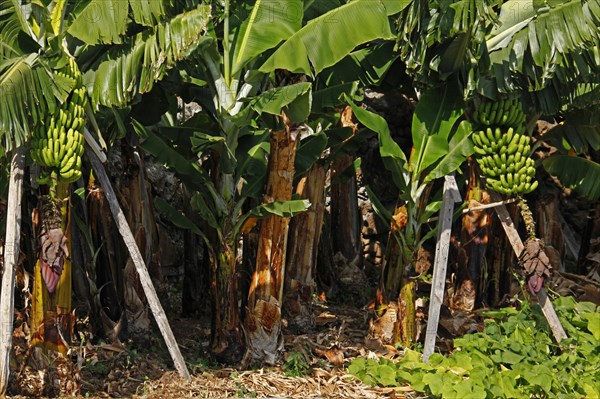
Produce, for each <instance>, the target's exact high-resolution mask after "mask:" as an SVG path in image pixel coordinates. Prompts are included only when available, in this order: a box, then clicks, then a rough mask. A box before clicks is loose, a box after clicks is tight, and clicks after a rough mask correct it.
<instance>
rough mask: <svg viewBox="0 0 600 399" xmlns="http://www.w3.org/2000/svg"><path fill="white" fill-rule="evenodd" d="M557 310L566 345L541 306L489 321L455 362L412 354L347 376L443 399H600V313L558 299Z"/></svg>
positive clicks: (354, 367)
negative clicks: (558, 341) (555, 334)
mask: <svg viewBox="0 0 600 399" xmlns="http://www.w3.org/2000/svg"><path fill="white" fill-rule="evenodd" d="M554 305H555V307H556V311H557V313H558V315H559V318H560V321H561V323H562V325H563V327H564V328H565V330H566V332H567V334H568V336H569V338H568V339H566V340H564V341H562V342H561V345H560V347H559V346H557V345H556V344H555V343H554V342H553V341H552V338H551V337H552V335H551V332H550V329H549V327H548V325H547V323H546V321H545V319H544V316H543V314H542V312H541V309H540V307H539V305H537V304H536V305H533V306H529V305H528V304H527V303H526V302H523V303H522V304H521V306H522V308H521V310H516V309H514V308H504V309H500V310H497V311H490V312H488V313H487V314H486V315H487V316H489V317H490V318H489V319H486V320H485V329H484V330H483V332H480V333H476V334H468V335H465V336H463V337H460V338H456V339H455V340H454V347H455V350H454V351H453V352H452V354H450V355H449V356H442V355H440V354H437V353H436V354H433V355H432V356H431V357H430V358H429V361H430V364H425V363H424V362H423V361H422V360H421V353H419V352H417V351H413V350H407V351H406V353H405V356H404V357H403V358H402V359H401V360H400V361H398V362H392V361H390V360H388V359H383V358H382V359H380V360H379V361H376V360H373V359H368V360H367V359H363V358H359V359H355V360H354V361H353V362H352V363H351V364H350V366H349V367H348V372H349V373H350V374H353V375H355V376H357V377H358V378H360V379H361V380H362V381H364V382H365V383H367V384H370V385H379V386H400V385H406V384H409V385H410V386H411V387H412V388H413V389H415V390H416V391H419V392H424V393H426V394H430V395H432V396H433V397H436V398H440V397H441V398H457V399H458V398H473V399H475V398H531V397H535V398H547V397H553V398H565V399H566V398H583V397H587V398H598V397H600V387H599V386H598V381H600V367H599V366H598V365H599V364H600V309H599V308H598V306H596V305H595V304H593V303H590V302H580V303H577V302H575V300H574V299H573V298H572V297H561V298H558V299H557V300H556V301H555V302H554Z"/></svg>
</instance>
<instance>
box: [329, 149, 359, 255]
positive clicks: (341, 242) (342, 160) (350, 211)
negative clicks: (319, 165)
mask: <svg viewBox="0 0 600 399" xmlns="http://www.w3.org/2000/svg"><path fill="white" fill-rule="evenodd" d="M354 158H355V157H354V156H353V155H342V156H340V157H338V158H337V159H336V160H335V161H334V162H333V165H332V167H331V179H332V180H333V179H335V178H336V177H337V176H339V175H340V174H341V173H343V172H344V171H345V170H346V169H348V168H350V167H352V164H353V163H354ZM331 229H332V231H335V234H334V235H333V237H332V238H333V251H334V253H337V252H341V253H342V255H344V257H345V258H346V259H348V260H353V259H354V258H355V257H356V256H357V255H358V254H359V251H360V244H361V243H360V215H359V212H358V196H357V184H356V177H355V176H354V175H353V176H352V177H351V178H350V179H348V180H346V181H343V182H341V183H338V184H333V185H332V186H331Z"/></svg>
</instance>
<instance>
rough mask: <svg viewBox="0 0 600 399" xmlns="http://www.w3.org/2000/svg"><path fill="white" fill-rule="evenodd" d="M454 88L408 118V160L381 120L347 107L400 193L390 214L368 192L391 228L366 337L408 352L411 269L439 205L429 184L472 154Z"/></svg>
mask: <svg viewBox="0 0 600 399" xmlns="http://www.w3.org/2000/svg"><path fill="white" fill-rule="evenodd" d="M453 83H454V84H451V83H449V84H447V85H445V86H443V87H439V88H432V89H429V90H427V91H425V92H424V93H423V95H422V97H421V99H420V100H419V103H418V104H417V107H416V109H415V113H414V115H413V121H412V139H413V148H412V150H411V154H410V157H408V158H407V157H406V154H404V152H403V151H402V149H401V148H400V147H399V146H398V144H397V143H396V142H395V141H394V140H393V139H392V137H391V134H390V131H389V128H388V126H387V123H386V121H385V120H384V119H383V118H382V117H380V116H378V115H376V114H374V113H371V112H369V111H367V110H364V109H362V108H360V107H358V106H357V105H355V104H354V103H352V102H350V101H349V103H350V105H351V106H352V109H353V111H354V113H355V115H356V118H357V119H358V121H359V122H360V123H361V124H363V125H364V126H365V127H366V128H368V129H370V130H372V131H374V132H376V133H377V135H378V138H379V150H380V154H381V158H382V160H383V163H384V165H385V167H386V169H388V170H389V171H391V173H392V177H393V181H394V184H395V185H396V186H397V187H398V189H399V190H400V193H401V194H400V197H399V198H398V203H397V206H396V209H395V210H394V212H393V213H391V212H389V211H388V210H386V209H385V207H383V205H382V204H381V203H380V202H379V201H378V200H377V198H376V196H375V195H374V193H373V192H372V191H371V190H370V189H369V190H368V193H369V197H370V199H371V201H372V203H373V206H374V210H375V211H376V213H377V214H378V215H379V216H380V217H382V218H383V219H384V220H386V222H387V223H389V224H390V225H391V227H390V229H391V232H390V239H389V242H388V249H387V253H386V258H385V260H384V266H383V270H382V275H381V280H380V284H379V289H378V293H377V298H376V302H377V303H376V311H377V316H378V319H377V320H376V321H375V323H374V328H373V329H372V331H371V334H374V335H375V336H377V338H379V339H382V340H383V341H384V342H385V341H388V343H398V342H401V343H403V344H404V345H407V346H408V345H411V344H412V342H413V340H414V339H415V326H414V323H415V322H414V314H415V309H414V289H415V286H414V284H415V280H414V278H415V277H416V272H415V263H416V260H417V253H418V250H419V248H420V247H421V246H422V245H423V243H424V242H425V241H426V240H428V239H429V238H431V237H432V236H433V235H434V234H435V233H436V230H435V228H429V229H428V228H427V226H428V225H427V220H428V219H429V218H430V217H431V216H432V215H434V214H435V213H436V212H438V211H439V208H440V205H441V201H439V200H432V199H431V195H430V192H431V189H432V186H433V182H434V181H435V180H436V179H438V178H440V177H443V176H445V175H448V174H450V173H452V172H455V171H457V170H458V169H459V168H460V166H461V165H462V164H463V163H464V161H465V160H466V159H467V157H468V156H470V155H471V154H472V153H473V145H472V144H471V140H470V134H471V124H470V123H469V122H468V121H467V120H465V119H464V110H465V103H464V101H463V98H462V96H461V95H460V91H459V90H457V82H456V81H455V82H453ZM434 198H435V196H434Z"/></svg>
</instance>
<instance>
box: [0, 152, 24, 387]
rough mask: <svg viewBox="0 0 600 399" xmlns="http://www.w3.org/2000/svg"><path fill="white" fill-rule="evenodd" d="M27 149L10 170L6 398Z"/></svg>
mask: <svg viewBox="0 0 600 399" xmlns="http://www.w3.org/2000/svg"><path fill="white" fill-rule="evenodd" d="M24 168H25V149H24V147H23V146H21V147H19V148H18V149H16V151H15V153H14V155H13V158H12V162H11V166H10V182H9V186H8V187H9V189H8V205H7V212H6V240H5V242H4V272H3V274H2V291H0V293H1V295H2V296H1V297H0V397H4V395H5V394H6V389H7V387H8V377H9V375H10V367H9V366H10V349H11V347H12V331H13V318H14V298H15V269H16V267H17V261H18V259H19V248H20V241H21V240H20V238H21V198H22V197H23V170H24Z"/></svg>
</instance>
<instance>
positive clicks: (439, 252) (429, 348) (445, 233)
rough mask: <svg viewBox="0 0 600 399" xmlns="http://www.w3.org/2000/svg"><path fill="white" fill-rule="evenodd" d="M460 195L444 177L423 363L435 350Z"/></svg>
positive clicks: (447, 178) (454, 184)
mask: <svg viewBox="0 0 600 399" xmlns="http://www.w3.org/2000/svg"><path fill="white" fill-rule="evenodd" d="M460 201H461V198H460V193H459V192H458V186H457V185H456V180H455V179H454V176H446V181H445V182H444V200H443V203H442V210H441V211H440V220H441V222H440V226H439V229H440V230H439V236H438V240H437V243H436V246H435V261H434V263H433V282H432V284H431V299H430V302H429V316H428V318H427V331H426V333H425V346H424V347H423V361H424V362H425V363H429V356H431V354H432V353H433V350H434V348H435V338H436V336H437V329H438V323H439V321H440V308H441V307H442V301H443V300H444V291H445V285H446V268H447V266H448V250H449V249H450V233H451V231H452V215H453V214H454V203H456V202H460Z"/></svg>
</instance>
